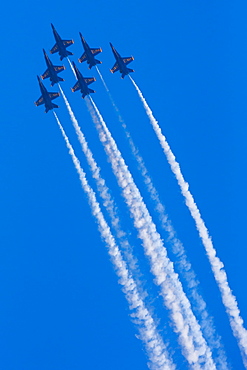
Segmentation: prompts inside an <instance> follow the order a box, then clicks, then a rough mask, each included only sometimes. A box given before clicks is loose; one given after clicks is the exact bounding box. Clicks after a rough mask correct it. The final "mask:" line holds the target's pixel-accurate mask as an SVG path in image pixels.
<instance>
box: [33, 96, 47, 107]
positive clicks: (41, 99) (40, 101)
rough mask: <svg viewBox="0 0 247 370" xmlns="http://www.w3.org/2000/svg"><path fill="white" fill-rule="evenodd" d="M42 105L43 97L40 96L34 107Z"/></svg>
mask: <svg viewBox="0 0 247 370" xmlns="http://www.w3.org/2000/svg"><path fill="white" fill-rule="evenodd" d="M44 103H45V101H44V98H43V96H41V97H40V98H39V99H38V100H37V101H36V102H35V103H34V104H35V105H36V107H38V106H39V105H41V104H44Z"/></svg>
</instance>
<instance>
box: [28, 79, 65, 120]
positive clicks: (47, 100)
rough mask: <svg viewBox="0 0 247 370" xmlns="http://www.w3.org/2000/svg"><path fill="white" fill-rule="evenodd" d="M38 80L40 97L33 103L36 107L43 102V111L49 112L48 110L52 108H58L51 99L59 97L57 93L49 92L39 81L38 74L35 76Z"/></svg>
mask: <svg viewBox="0 0 247 370" xmlns="http://www.w3.org/2000/svg"><path fill="white" fill-rule="evenodd" d="M37 78H38V81H39V87H40V91H41V97H40V98H39V99H38V100H37V101H36V102H35V103H34V104H35V105H36V106H37V107H38V106H39V105H42V104H45V113H47V112H49V110H52V109H53V108H59V107H58V105H56V104H54V103H52V100H53V99H56V98H58V97H59V95H60V94H59V93H58V92H57V93H50V92H48V91H47V90H46V88H45V86H44V84H43V83H42V82H41V80H40V78H39V76H37Z"/></svg>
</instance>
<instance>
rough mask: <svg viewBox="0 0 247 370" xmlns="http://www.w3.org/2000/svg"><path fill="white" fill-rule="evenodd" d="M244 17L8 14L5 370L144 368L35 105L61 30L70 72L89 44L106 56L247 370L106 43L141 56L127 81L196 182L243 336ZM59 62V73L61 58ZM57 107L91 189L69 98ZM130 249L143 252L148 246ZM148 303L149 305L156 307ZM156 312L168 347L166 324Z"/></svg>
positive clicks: (91, 6) (189, 5)
mask: <svg viewBox="0 0 247 370" xmlns="http://www.w3.org/2000/svg"><path fill="white" fill-rule="evenodd" d="M246 11H247V5H246V2H244V1H238V0H237V1H235V2H234V3H233V2H232V1H224V2H223V1H217V0H216V1H207V2H202V1H194V0H188V1H186V2H185V1H178V0H175V1H171V0H169V1H152V2H150V1H140V0H136V1H129V0H126V1H124V2H116V1H108V0H105V1H100V0H95V1H93V2H91V1H85V2H81V1H75V2H73V3H71V2H66V1H59V2H58V1H53V2H50V1H47V0H43V1H42V2H35V1H34V2H31V1H29V0H27V1H25V0H24V1H23V2H17V1H13V2H5V4H4V5H3V4H2V5H1V6H0V12H1V15H2V17H1V23H0V31H1V35H2V47H1V49H2V63H1V69H0V80H1V113H2V114H1V125H0V155H1V159H2V160H1V165H0V173H1V181H0V197H1V201H0V203H1V212H0V220H1V228H0V240H1V243H0V244H1V247H0V280H1V284H0V301H1V304H0V333H1V334H0V368H1V369H4V370H17V369H18V370H19V369H23V370H34V369H35V370H36V369H37V370H41V369H49V370H55V369H57V370H68V369H73V370H74V369H75V370H76V369H78V370H79V369H90V370H91V369H92V370H104V369H107V370H116V369H117V370H126V369H135V370H139V369H140V370H142V369H147V365H146V363H147V359H146V356H145V353H144V351H143V348H142V345H141V342H140V341H139V340H138V339H137V338H136V337H135V334H136V333H137V332H136V329H135V327H134V325H133V324H132V323H131V321H130V318H129V311H128V308H127V304H126V302H125V299H124V296H123V294H122V292H121V290H120V287H119V285H118V284H117V278H116V276H115V273H114V271H113V268H112V266H111V263H110V261H109V258H108V255H107V252H106V248H105V246H104V244H103V243H102V241H101V239H100V236H99V234H98V231H97V227H96V224H95V222H94V219H93V217H92V216H91V213H90V209H89V206H88V203H87V200H86V197H85V195H84V193H83V191H82V189H81V186H80V182H79V179H78V176H77V173H76V171H75V169H74V167H73V164H72V161H71V158H70V157H69V155H68V153H67V149H66V147H65V144H64V142H63V139H62V137H61V134H60V132H59V129H58V127H57V124H56V122H55V119H54V117H53V114H52V113H51V112H49V113H48V114H45V113H44V109H43V107H38V108H36V107H35V105H34V104H33V102H34V101H35V100H37V99H38V98H39V96H40V91H39V88H38V84H37V79H36V75H37V74H38V75H40V74H42V73H43V72H44V71H45V69H46V66H45V62H44V58H43V53H42V48H44V49H45V50H46V51H49V50H50V49H51V47H52V46H53V45H54V43H55V42H54V38H53V34H52V31H51V27H50V23H51V22H52V23H53V24H54V25H55V27H56V28H57V30H58V32H59V34H60V35H61V36H62V38H64V39H71V38H73V39H74V41H75V44H74V45H72V46H71V47H70V48H69V50H71V51H72V52H73V53H74V56H73V57H72V58H71V60H75V61H77V59H78V58H79V57H80V56H81V54H82V52H83V50H82V46H81V43H80V39H79V31H80V32H81V33H82V34H83V36H84V37H85V38H86V40H87V42H88V43H89V45H90V46H92V47H101V48H102V49H103V53H102V54H100V55H99V56H98V57H99V59H100V60H102V62H103V64H102V65H100V70H101V72H102V74H103V76H104V78H105V80H106V82H107V84H108V86H109V88H110V91H111V93H112V95H113V97H114V99H115V101H116V103H117V105H118V107H119V109H120V111H121V113H122V116H123V118H124V120H125V122H126V124H127V126H128V129H129V131H130V132H131V134H132V136H133V139H134V141H135V143H136V145H137V146H138V147H139V149H140V152H141V154H142V155H143V157H144V159H145V162H146V164H147V167H148V169H149V171H150V175H151V176H152V178H153V181H154V183H155V185H156V187H157V188H158V190H159V192H160V195H161V198H162V201H163V202H164V204H165V206H166V208H167V211H168V214H169V216H170V218H171V220H172V222H173V225H174V227H175V229H176V231H177V233H178V236H179V238H180V239H181V240H182V242H183V243H184V246H185V248H186V250H187V252H188V256H189V258H190V260H191V262H192V263H193V267H194V269H195V271H196V273H197V274H198V278H199V280H200V282H201V293H202V294H203V297H204V298H205V300H206V302H207V304H208V309H209V312H210V313H211V315H212V316H213V317H214V319H215V325H216V329H217V332H218V333H219V335H221V336H222V342H223V343H224V346H225V350H226V353H227V356H228V360H229V363H230V364H231V366H232V369H238V370H239V369H242V368H243V365H242V361H241V358H240V354H239V350H238V347H237V345H236V341H235V339H234V337H233V335H232V333H231V329H230V326H229V322H228V318H227V316H226V314H225V311H224V307H223V305H222V303H221V298H220V294H219V291H218V288H217V286H216V284H215V282H214V279H213V276H212V273H211V270H210V266H209V263H208V261H207V258H206V257H205V252H204V249H203V246H202V245H201V242H200V240H199V238H198V235H197V232H196V229H195V226H194V223H193V220H192V219H191V217H190V215H189V213H188V210H187V209H186V207H185V205H184V200H183V198H182V196H181V194H180V191H179V188H178V186H177V183H176V181H175V179H174V177H173V175H172V174H171V171H170V168H169V166H168V164H167V162H166V159H165V157H164V155H163V153H162V150H161V149H160V147H159V144H158V141H157V139H156V137H155V135H154V133H153V131H152V128H151V126H150V124H149V121H148V119H147V118H146V116H145V113H144V110H143V107H142V105H141V102H140V101H139V99H138V96H137V94H136V92H135V90H134V88H133V86H132V85H131V83H130V81H129V79H128V78H125V79H124V80H121V79H120V75H119V74H117V73H116V74H114V75H112V74H111V73H110V72H109V69H110V68H111V67H112V66H113V64H114V58H113V55H112V53H111V50H110V47H109V42H112V43H113V45H114V46H115V47H116V48H117V50H118V51H119V52H120V53H121V54H122V55H123V56H129V55H133V56H134V57H135V60H134V62H133V63H132V64H131V65H130V67H131V68H134V69H135V71H136V72H135V74H133V77H134V78H135V80H136V82H137V83H138V85H139V86H140V88H141V90H142V91H143V93H144V96H145V97H146V99H147V101H148V102H149V104H150V106H151V108H152V110H153V112H154V114H155V116H156V118H157V119H158V120H159V122H160V125H161V127H162V130H163V132H164V133H165V134H166V136H167V138H168V141H169V143H170V145H171V147H172V149H173V151H174V153H175V154H176V156H177V159H178V161H179V162H180V164H181V166H182V171H183V173H184V175H185V178H186V180H187V181H188V182H189V183H190V188H191V191H192V193H193V194H194V196H195V200H196V202H197V204H198V206H199V208H200V210H201V212H202V215H203V218H204V219H205V221H206V224H207V226H208V228H209V231H210V234H211V235H212V237H213V241H214V245H215V247H216V249H217V251H218V255H219V256H220V258H221V260H222V261H223V262H224V264H225V268H226V271H227V273H228V277H229V283H230V286H231V288H232V289H233V292H234V294H235V295H236V297H237V300H238V303H239V307H240V310H241V313H242V317H243V318H244V319H245V322H247V314H246V313H247V290H246V279H247V272H246V256H247V251H246V241H245V230H246V211H245V210H246V206H247V196H246V188H247V176H246V165H247V163H246V162H247V160H246V158H247V147H246V137H247V129H246V122H247V110H246V101H247V68H246V66H247V24H246ZM51 59H52V61H53V63H54V64H57V65H60V64H61V63H60V61H59V58H58V55H54V56H52V57H51ZM62 64H64V65H65V67H66V70H65V71H64V72H63V73H62V74H61V77H64V78H65V80H66V81H65V82H64V83H63V85H62V86H63V89H64V91H65V93H66V95H67V97H68V99H69V101H70V102H71V105H72V108H73V109H74V112H75V114H76V117H77V119H78V121H79V123H80V125H81V127H82V129H83V131H84V133H85V135H86V138H87V139H88V142H89V145H90V147H91V149H92V150H93V152H94V154H95V157H96V160H97V161H98V162H99V164H100V166H101V167H102V173H103V175H104V177H106V179H107V180H108V185H109V186H110V187H111V189H112V193H113V195H114V196H115V198H116V200H117V201H118V202H119V204H120V208H121V207H122V205H123V202H122V200H121V198H120V196H119V190H118V188H117V185H116V182H115V180H114V178H113V175H112V174H111V170H110V166H109V164H108V163H107V161H106V157H105V154H104V151H103V149H102V148H101V145H100V143H99V141H98V138H97V133H96V131H95V128H94V126H93V123H92V121H91V118H90V116H89V114H88V112H87V109H86V106H85V103H84V101H83V100H82V99H81V98H80V94H79V93H75V94H73V93H72V92H71V90H70V87H72V86H73V85H74V83H75V82H74V76H73V75H72V73H71V70H70V68H69V66H68V64H67V61H66V60H64V61H63V62H62ZM79 68H80V70H81V71H82V73H83V74H84V75H85V76H87V77H91V76H95V77H96V78H97V81H96V82H95V83H94V84H93V85H91V86H92V88H93V89H95V90H96V91H97V93H96V94H94V96H93V98H94V100H95V102H96V104H97V105H98V107H99V109H100V111H101V113H102V114H103V115H104V117H105V120H106V122H107V123H108V126H109V128H110V130H111V131H112V133H113V136H114V138H116V141H117V143H118V145H119V147H120V149H121V151H122V152H123V155H124V158H125V159H126V162H127V163H128V165H129V167H130V169H131V171H132V173H133V175H134V177H135V179H136V182H137V184H138V186H139V187H140V189H141V191H142V193H143V195H144V196H145V200H146V201H147V204H148V206H149V207H150V210H151V213H152V214H153V215H154V217H155V214H154V212H153V210H152V203H151V202H150V201H149V199H148V195H147V193H146V192H145V187H144V186H143V183H142V180H141V178H140V176H139V174H138V171H137V168H136V165H135V162H134V160H133V158H132V156H131V153H130V150H129V149H128V146H127V143H126V140H125V137H124V134H123V131H122V129H121V127H120V124H119V122H118V120H117V119H116V116H115V114H114V110H113V108H112V106H111V104H110V102H109V99H108V97H107V94H106V93H105V91H104V88H103V86H102V84H101V81H100V80H99V78H98V76H97V72H96V71H95V69H92V70H91V71H89V70H88V69H87V67H86V65H85V64H83V65H79ZM45 85H46V87H47V88H48V91H58V88H57V86H54V88H51V87H50V86H49V82H48V81H47V80H46V81H45ZM56 103H58V105H60V109H59V110H57V114H58V115H59V118H60V120H61V122H62V124H63V125H64V127H65V130H66V132H67V133H68V135H69V137H70V139H71V142H72V144H73V145H74V147H75V150H76V153H77V154H78V156H79V157H80V159H81V163H82V165H83V167H85V170H86V172H87V174H89V171H88V168H87V166H86V161H85V159H84V158H83V155H82V153H81V151H80V146H79V144H78V142H77V140H76V135H75V134H74V132H73V128H72V125H71V122H70V120H69V116H68V114H67V111H66V109H65V106H64V103H63V100H62V98H59V99H57V100H56ZM90 181H91V180H90ZM91 184H93V182H92V181H91ZM122 216H123V221H124V224H125V226H126V229H127V231H128V233H129V234H132V241H133V242H134V243H135V241H136V239H135V230H134V229H133V227H132V226H131V222H130V221H129V219H128V215H127V213H126V212H125V211H124V210H123V211H122ZM156 220H157V219H156ZM163 237H164V238H165V235H163ZM136 245H137V247H138V250H139V249H141V246H140V242H139V241H136ZM140 256H141V252H140ZM142 263H143V264H144V261H142ZM144 278H145V277H144ZM149 284H150V285H151V280H150V282H149ZM152 299H153V301H154V302H155V300H156V297H154V296H153V297H152ZM157 312H158V314H159V316H161V327H160V330H161V333H162V335H164V339H165V340H166V338H167V337H166V336H167V335H168V334H167V333H169V330H168V329H167V328H166V327H165V325H167V326H169V325H168V324H167V321H166V316H165V315H166V314H165V313H164V317H162V310H161V309H157ZM162 325H163V326H162ZM167 339H169V338H167ZM174 351H175V354H177V363H178V368H179V369H187V366H186V364H185V362H182V359H181V357H180V356H179V349H178V348H174Z"/></svg>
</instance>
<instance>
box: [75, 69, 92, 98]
mask: <svg viewBox="0 0 247 370" xmlns="http://www.w3.org/2000/svg"><path fill="white" fill-rule="evenodd" d="M72 64H73V68H74V71H75V74H76V77H77V82H76V84H75V86H74V87H72V89H71V90H72V91H73V92H75V91H78V90H80V91H81V93H82V98H83V99H84V98H85V96H86V95H89V94H91V93H95V91H94V90H92V89H89V87H88V85H90V84H91V83H92V82H94V81H96V78H94V77H83V76H82V74H81V72H80V71H79V69H78V68H77V67H76V65H75V63H74V62H72Z"/></svg>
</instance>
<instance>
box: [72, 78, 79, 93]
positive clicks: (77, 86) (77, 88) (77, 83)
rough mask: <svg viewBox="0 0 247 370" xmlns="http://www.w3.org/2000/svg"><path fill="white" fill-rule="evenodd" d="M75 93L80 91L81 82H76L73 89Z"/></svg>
mask: <svg viewBox="0 0 247 370" xmlns="http://www.w3.org/2000/svg"><path fill="white" fill-rule="evenodd" d="M71 90H72V91H73V92H75V91H78V90H80V83H79V81H77V82H76V84H75V86H74V87H72V89H71Z"/></svg>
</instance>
